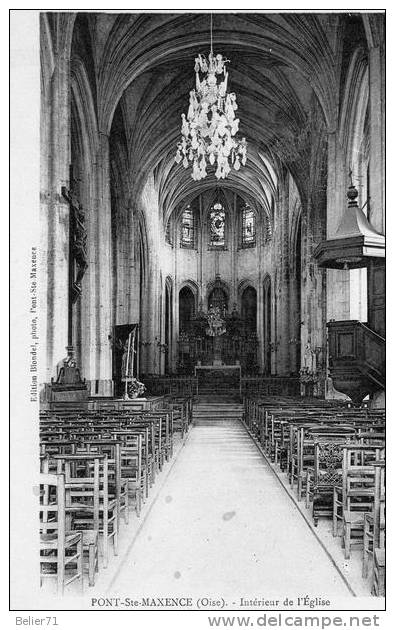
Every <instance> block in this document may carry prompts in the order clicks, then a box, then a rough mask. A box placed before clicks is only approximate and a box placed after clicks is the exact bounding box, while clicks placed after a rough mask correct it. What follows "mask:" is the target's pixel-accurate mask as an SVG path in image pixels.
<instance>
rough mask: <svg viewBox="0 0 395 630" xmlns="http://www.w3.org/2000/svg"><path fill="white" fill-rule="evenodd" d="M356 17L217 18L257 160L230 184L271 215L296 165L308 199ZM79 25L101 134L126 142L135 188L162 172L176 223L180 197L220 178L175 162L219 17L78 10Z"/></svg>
mask: <svg viewBox="0 0 395 630" xmlns="http://www.w3.org/2000/svg"><path fill="white" fill-rule="evenodd" d="M347 19H349V18H347V16H345V15H339V14H296V13H289V14H257V13H235V14H234V13H227V14H223V13H222V14H214V17H213V41H214V52H215V53H216V52H221V53H222V54H223V55H225V56H226V57H227V58H228V59H230V64H229V89H230V90H231V91H233V92H235V93H236V95H237V101H238V105H239V110H238V115H239V117H240V121H241V122H240V134H241V135H242V136H245V137H246V139H247V143H248V161H247V165H246V166H245V167H243V168H241V169H240V171H239V172H233V173H232V174H231V175H230V176H229V177H228V178H227V180H226V182H225V184H223V185H224V186H225V187H226V188H228V189H231V190H237V191H239V192H241V193H243V194H244V195H250V196H253V197H254V198H255V199H256V200H257V202H258V203H259V204H261V205H262V206H263V207H265V208H266V210H268V209H270V207H271V206H272V204H273V199H274V198H275V196H276V186H277V178H278V177H279V176H280V175H281V171H282V169H283V168H288V169H289V170H290V172H291V173H292V175H293V177H294V179H295V181H296V183H297V186H298V188H299V190H300V192H301V195H302V196H303V193H304V192H305V191H304V187H305V186H306V180H307V179H308V172H309V167H310V164H309V158H310V154H311V153H310V152H309V149H310V150H311V142H312V137H313V136H317V135H320V134H323V133H324V132H325V131H326V130H328V129H329V130H330V129H332V128H333V127H334V125H335V122H336V117H337V115H338V109H339V89H340V88H339V85H340V76H341V59H342V46H343V34H344V32H345V29H346V27H347ZM359 20H360V23H361V25H362V20H361V19H360V18H359ZM74 30H75V34H74V50H75V51H76V54H78V55H80V56H81V55H82V56H83V57H84V63H85V65H86V66H87V72H88V74H89V76H90V77H95V78H94V79H93V78H91V79H90V80H91V81H92V83H93V82H94V85H92V93H93V94H94V95H95V100H96V112H97V120H98V125H99V128H100V130H101V131H103V132H104V133H111V134H113V135H114V134H115V135H116V136H117V138H118V141H120V140H121V138H122V136H123V137H124V143H125V150H124V152H125V159H127V161H128V168H129V177H130V182H131V185H132V187H133V188H134V189H135V190H138V189H139V188H140V187H141V186H143V184H144V181H145V179H146V177H147V175H148V174H149V173H154V176H155V179H156V182H157V184H158V187H159V190H160V203H161V206H162V209H163V213H164V218H165V220H166V219H167V217H168V216H169V215H170V213H171V212H172V211H173V210H174V209H175V208H176V207H177V205H178V204H179V203H180V201H181V200H184V199H185V198H193V197H194V196H196V194H198V193H199V192H201V191H204V190H205V189H207V188H210V187H213V186H214V185H216V183H217V182H216V179H215V177H214V174H213V172H209V174H208V176H207V178H206V179H204V180H202V181H200V182H195V181H193V180H192V178H191V176H190V172H189V169H188V170H185V169H184V168H183V167H182V165H177V164H176V163H175V162H174V155H175V148H176V144H177V141H178V139H179V136H180V126H181V113H182V112H186V111H187V108H188V100H189V91H190V90H191V89H192V88H193V87H194V58H195V56H196V55H197V54H198V53H204V54H207V53H208V51H209V48H210V14H208V13H197V14H186V13H183V14H171V13H166V14H148V13H147V14H126V15H125V14H123V15H116V14H79V15H78V17H77V20H76V24H75V29H74ZM362 31H363V28H362ZM78 33H79V34H78ZM82 41H83V45H82V44H81V42H82ZM77 44H78V45H77ZM81 51H82V52H81Z"/></svg>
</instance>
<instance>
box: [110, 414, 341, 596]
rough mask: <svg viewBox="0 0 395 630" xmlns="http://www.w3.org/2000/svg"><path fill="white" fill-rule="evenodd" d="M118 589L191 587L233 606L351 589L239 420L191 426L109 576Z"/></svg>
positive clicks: (186, 592)
mask: <svg viewBox="0 0 395 630" xmlns="http://www.w3.org/2000/svg"><path fill="white" fill-rule="evenodd" d="M283 523H287V526H286V527H282V526H281V525H282V524H283ZM158 565H159V566H158ZM105 580H106V577H105V576H104V575H103V581H104V582H105ZM98 590H99V591H100V582H98ZM114 593H116V594H119V595H130V596H132V595H133V597H136V598H137V599H138V598H140V599H141V597H144V596H145V597H147V595H149V594H152V595H153V596H155V595H156V596H158V597H160V596H166V595H169V594H171V595H172V596H174V597H177V596H190V597H192V598H193V600H194V601H196V600H197V599H198V598H199V597H203V596H206V597H210V598H212V599H213V600H218V598H219V597H224V598H225V600H226V605H227V607H230V608H232V607H233V608H237V607H238V606H239V604H240V597H241V596H243V597H244V598H249V599H254V598H255V597H257V598H258V599H262V596H265V597H266V596H268V597H270V598H271V599H272V600H273V599H274V600H275V599H276V598H277V597H278V596H279V595H283V594H287V595H289V596H298V595H299V596H303V595H305V594H312V595H313V594H314V596H319V595H325V596H327V598H329V597H348V596H350V592H349V590H348V588H347V586H346V584H345V583H344V582H343V580H342V578H341V577H340V575H339V574H338V572H337V571H336V569H335V568H334V567H333V565H332V564H331V562H330V560H329V559H328V557H327V556H326V554H325V552H324V551H323V549H322V547H321V546H320V544H319V543H318V541H317V540H316V538H315V537H314V536H313V535H312V533H311V531H310V530H309V528H308V527H307V525H306V523H305V522H304V521H303V519H302V517H301V516H300V514H299V512H298V510H297V509H296V507H295V506H294V505H293V504H292V503H291V501H290V500H289V497H288V496H287V494H286V493H285V492H284V491H283V489H282V488H281V486H280V484H279V483H278V481H277V479H276V477H275V476H274V475H273V473H272V472H271V470H270V468H269V467H268V465H267V464H265V461H264V459H263V457H262V455H261V453H260V452H259V451H258V449H257V448H256V446H255V444H254V443H253V441H252V439H251V438H250V436H249V435H248V433H247V432H246V430H245V428H244V427H243V425H242V424H241V422H240V421H238V420H234V419H233V420H228V421H215V420H214V421H213V422H212V423H211V424H209V423H208V422H207V423H205V424H203V425H198V426H194V427H193V428H192V430H191V432H190V435H189V437H188V439H187V441H186V444H185V446H184V447H183V448H182V450H181V452H180V454H179V456H178V458H177V461H176V463H175V464H174V466H173V467H172V469H171V471H170V474H169V475H168V477H167V479H166V481H165V483H164V485H163V487H162V489H161V491H160V494H159V496H158V498H157V500H156V502H155V505H154V506H153V508H152V510H151V512H150V514H149V516H148V517H147V520H146V522H145V524H144V526H143V528H142V529H141V531H140V533H139V535H138V537H137V539H136V540H135V542H134V544H133V545H131V546H130V547H129V549H128V554H127V556H126V557H125V558H124V559H123V560H122V562H121V563H120V565H119V569H118V571H117V573H116V574H115V575H114V577H113V578H112V580H111V582H110V584H109V585H108V588H107V594H108V595H111V594H114Z"/></svg>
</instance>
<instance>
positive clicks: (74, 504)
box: [54, 452, 118, 568]
mask: <svg viewBox="0 0 395 630" xmlns="http://www.w3.org/2000/svg"><path fill="white" fill-rule="evenodd" d="M54 459H56V460H57V462H58V467H59V471H62V470H64V471H65V481H66V509H67V512H68V513H69V514H70V515H71V516H72V523H73V527H74V528H75V529H79V530H94V531H96V530H97V531H98V533H99V539H100V541H101V546H102V556H103V567H104V568H105V567H107V565H108V556H109V553H108V551H109V543H110V542H112V545H113V551H114V555H115V556H116V555H117V554H118V509H117V501H116V499H115V498H111V496H110V493H109V472H108V459H107V456H106V455H103V454H101V453H92V452H91V453H83V454H82V453H80V454H75V455H55V456H54Z"/></svg>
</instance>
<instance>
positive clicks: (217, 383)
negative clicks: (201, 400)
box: [195, 364, 241, 395]
mask: <svg viewBox="0 0 395 630" xmlns="http://www.w3.org/2000/svg"><path fill="white" fill-rule="evenodd" d="M195 376H196V394H197V395H198V394H199V388H200V392H201V393H202V390H203V391H204V390H207V389H208V388H209V389H212V390H215V391H217V392H219V391H222V392H226V391H227V390H229V389H232V390H234V389H236V388H237V389H238V390H239V393H240V395H241V366H240V364H235V365H195Z"/></svg>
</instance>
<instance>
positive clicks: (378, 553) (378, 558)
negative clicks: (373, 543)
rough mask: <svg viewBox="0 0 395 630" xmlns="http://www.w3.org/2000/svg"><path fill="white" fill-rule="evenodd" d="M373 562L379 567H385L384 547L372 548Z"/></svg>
mask: <svg viewBox="0 0 395 630" xmlns="http://www.w3.org/2000/svg"><path fill="white" fill-rule="evenodd" d="M374 555H375V562H376V564H377V566H379V567H382V568H383V567H385V549H379V548H376V549H375V550H374Z"/></svg>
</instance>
